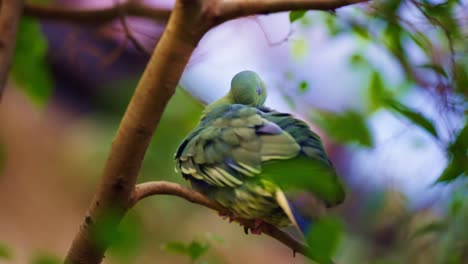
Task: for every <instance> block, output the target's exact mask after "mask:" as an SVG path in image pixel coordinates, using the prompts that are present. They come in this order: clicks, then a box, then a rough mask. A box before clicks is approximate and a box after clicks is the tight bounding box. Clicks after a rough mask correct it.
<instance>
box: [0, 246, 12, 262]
mask: <svg viewBox="0 0 468 264" xmlns="http://www.w3.org/2000/svg"><path fill="white" fill-rule="evenodd" d="M12 258H13V253H12V251H11V249H10V247H9V246H7V245H6V244H4V243H3V242H0V259H6V260H9V259H12Z"/></svg>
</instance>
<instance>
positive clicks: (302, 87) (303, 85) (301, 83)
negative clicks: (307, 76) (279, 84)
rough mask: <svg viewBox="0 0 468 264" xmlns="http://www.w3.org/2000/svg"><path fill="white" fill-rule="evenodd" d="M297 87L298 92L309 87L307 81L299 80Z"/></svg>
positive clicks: (304, 90)
mask: <svg viewBox="0 0 468 264" xmlns="http://www.w3.org/2000/svg"><path fill="white" fill-rule="evenodd" d="M297 89H298V90H299V92H302V93H304V92H306V91H307V90H308V89H309V83H307V82H306V81H301V82H299V85H298V86H297Z"/></svg>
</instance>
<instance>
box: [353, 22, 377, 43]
mask: <svg viewBox="0 0 468 264" xmlns="http://www.w3.org/2000/svg"><path fill="white" fill-rule="evenodd" d="M351 29H352V30H353V32H354V33H355V34H356V35H358V36H360V37H362V38H363V39H371V37H372V36H371V34H370V33H369V30H368V29H367V28H366V27H365V26H364V25H360V24H357V23H354V24H352V28H351Z"/></svg>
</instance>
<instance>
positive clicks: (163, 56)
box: [65, 2, 206, 264]
mask: <svg viewBox="0 0 468 264" xmlns="http://www.w3.org/2000/svg"><path fill="white" fill-rule="evenodd" d="M187 10H189V11H192V10H196V7H194V8H192V7H190V8H187V7H186V6H184V5H183V4H182V3H181V2H178V3H177V5H176V7H175V8H174V11H173V13H172V15H171V17H170V19H169V22H168V25H167V28H166V30H165V31H164V33H163V35H162V37H161V40H160V41H159V43H158V45H157V46H156V48H155V50H154V52H153V55H152V57H151V59H150V61H149V63H148V65H147V67H146V69H145V71H144V72H143V75H142V77H141V79H140V82H139V83H138V86H137V88H136V90H135V93H134V95H133V97H132V99H131V101H130V104H129V105H128V107H127V111H126V112H125V114H124V117H123V119H122V122H121V124H120V127H119V129H118V131H117V135H116V137H115V139H114V141H113V143H112V148H111V150H110V154H109V157H108V159H107V162H106V165H105V168H104V173H103V176H102V180H101V183H100V185H99V188H98V191H97V193H96V195H95V197H94V200H93V202H92V204H91V206H90V208H89V210H88V212H87V214H86V217H85V220H84V221H83V223H82V225H81V227H80V230H79V232H78V234H77V235H76V237H75V239H74V241H73V243H72V245H71V247H70V250H69V252H68V255H67V257H66V260H65V262H66V263H83V264H84V263H87V264H90V263H100V262H101V260H102V258H103V255H104V251H105V249H106V247H107V246H108V245H96V244H95V243H94V241H92V238H93V234H92V232H93V228H94V227H96V226H100V225H101V224H102V221H103V219H104V218H105V214H108V213H110V212H112V214H113V216H114V217H116V218H117V219H121V218H122V217H123V215H124V214H125V212H126V211H127V209H128V208H129V205H130V199H129V198H130V195H131V193H132V191H133V188H134V186H135V183H136V180H137V175H138V172H139V170H140V166H141V163H142V161H143V158H144V155H145V152H146V149H147V147H148V144H149V142H150V140H151V136H152V134H153V132H154V130H155V128H156V126H157V124H158V122H159V120H160V118H161V115H162V113H163V111H164V108H165V106H166V104H167V102H168V101H169V99H170V98H171V96H172V95H173V93H174V91H175V87H176V85H177V82H178V81H179V78H180V76H181V75H182V71H183V70H184V67H185V65H186V64H187V62H188V59H189V58H190V55H191V53H192V51H193V50H194V48H195V47H196V45H197V43H198V41H199V40H200V38H201V37H202V35H203V33H204V32H205V30H206V29H202V28H201V26H200V23H199V22H198V21H197V19H198V17H197V16H196V15H197V14H198V13H197V12H196V11H195V12H193V11H192V12H187ZM184 25H191V26H192V27H193V28H192V29H187V26H184ZM109 228H112V229H117V226H114V227H109Z"/></svg>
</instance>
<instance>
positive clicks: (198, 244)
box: [161, 233, 224, 264]
mask: <svg viewBox="0 0 468 264" xmlns="http://www.w3.org/2000/svg"><path fill="white" fill-rule="evenodd" d="M213 242H214V243H215V244H216V243H217V244H219V243H224V239H222V238H221V237H220V236H218V235H216V234H212V233H207V234H205V239H194V240H192V241H191V242H190V243H185V242H181V241H171V242H168V243H164V244H163V245H161V250H163V251H165V252H168V253H172V254H175V255H180V256H185V257H188V258H189V259H190V261H191V263H200V264H208V263H220V262H219V261H218V260H216V259H210V261H208V260H202V257H204V256H205V255H206V254H207V252H208V250H209V249H210V248H211V247H212V244H211V243H213Z"/></svg>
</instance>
